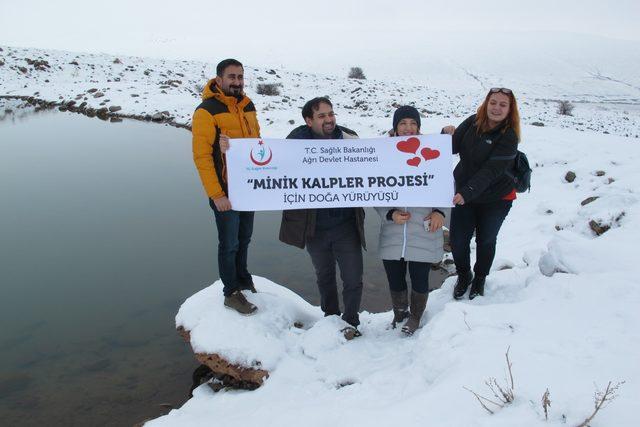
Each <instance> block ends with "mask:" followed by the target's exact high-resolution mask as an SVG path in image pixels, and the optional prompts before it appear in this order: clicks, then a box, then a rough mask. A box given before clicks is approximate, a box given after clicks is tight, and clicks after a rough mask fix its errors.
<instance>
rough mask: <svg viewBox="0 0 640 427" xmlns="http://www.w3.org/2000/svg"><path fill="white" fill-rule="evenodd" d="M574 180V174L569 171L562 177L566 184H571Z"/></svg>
mask: <svg viewBox="0 0 640 427" xmlns="http://www.w3.org/2000/svg"><path fill="white" fill-rule="evenodd" d="M575 179H576V173H575V172H573V171H569V172H567V174H566V175H565V176H564V180H565V181H567V182H573V181H575Z"/></svg>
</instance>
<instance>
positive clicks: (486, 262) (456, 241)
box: [449, 200, 513, 277]
mask: <svg viewBox="0 0 640 427" xmlns="http://www.w3.org/2000/svg"><path fill="white" fill-rule="evenodd" d="M512 203H513V202H512V201H510V200H509V201H507V200H499V201H497V202H490V203H465V204H464V205H457V206H456V207H454V208H453V210H452V211H451V231H450V233H451V234H450V236H449V238H450V241H451V249H452V253H453V261H454V262H455V264H456V270H457V271H458V273H460V272H468V271H470V270H471V260H470V249H469V245H470V244H471V237H472V236H473V232H474V231H475V233H476V263H475V265H474V267H473V271H474V273H475V274H476V276H480V277H485V276H487V275H488V274H489V270H490V269H491V264H493V258H494V257H495V255H496V239H497V237H498V232H499V231H500V227H501V226H502V223H503V221H504V219H505V218H506V217H507V214H508V213H509V210H510V209H511V205H512Z"/></svg>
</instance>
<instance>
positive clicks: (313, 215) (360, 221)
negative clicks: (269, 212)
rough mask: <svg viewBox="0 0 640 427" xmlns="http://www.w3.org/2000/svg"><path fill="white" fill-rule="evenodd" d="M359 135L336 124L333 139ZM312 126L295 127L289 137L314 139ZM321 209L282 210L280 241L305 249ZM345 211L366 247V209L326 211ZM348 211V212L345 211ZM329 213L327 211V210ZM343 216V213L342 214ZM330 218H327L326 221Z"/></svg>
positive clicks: (313, 232)
mask: <svg viewBox="0 0 640 427" xmlns="http://www.w3.org/2000/svg"><path fill="white" fill-rule="evenodd" d="M357 137H358V135H357V134H356V133H355V132H354V131H352V130H350V129H347V128H345V127H342V126H336V128H335V130H334V132H333V135H332V136H331V139H345V138H357ZM314 138H315V137H314V134H313V133H312V132H311V128H310V127H309V126H307V125H303V126H299V127H297V128H295V129H294V130H293V131H291V133H290V134H289V136H287V139H314ZM318 210H319V209H290V210H285V211H282V222H281V223H280V236H279V237H280V241H281V242H284V243H286V244H288V245H292V246H297V247H299V248H301V249H303V248H304V247H305V245H306V242H307V240H309V239H311V238H312V237H313V236H314V235H315V232H316V224H317V223H318ZM330 210H333V211H336V212H337V211H343V213H348V214H349V215H348V216H349V218H353V219H355V225H356V229H357V230H358V235H359V236H360V243H361V244H362V247H363V248H365V249H366V243H365V237H364V209H362V208H346V209H345V208H335V209H334V208H328V209H325V211H330ZM345 211H346V212H345ZM325 213H327V212H325ZM341 216H342V215H341ZM327 220H329V221H330V219H328V218H325V222H326V221H327Z"/></svg>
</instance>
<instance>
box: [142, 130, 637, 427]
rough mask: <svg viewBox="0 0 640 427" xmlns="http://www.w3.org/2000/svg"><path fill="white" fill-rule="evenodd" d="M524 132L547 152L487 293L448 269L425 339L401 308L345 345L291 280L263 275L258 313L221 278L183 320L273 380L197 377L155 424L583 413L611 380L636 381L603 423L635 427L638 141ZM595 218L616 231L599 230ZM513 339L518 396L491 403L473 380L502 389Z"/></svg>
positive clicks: (538, 418) (484, 421) (368, 321)
mask: <svg viewBox="0 0 640 427" xmlns="http://www.w3.org/2000/svg"><path fill="white" fill-rule="evenodd" d="M524 135H525V138H524V141H525V142H524V143H523V144H522V147H521V148H522V149H523V150H526V151H527V153H528V154H529V156H530V158H532V159H535V160H534V161H535V163H536V164H537V165H538V166H537V167H535V168H534V175H533V177H534V181H533V188H532V191H531V193H527V194H523V195H521V196H520V197H519V198H518V200H516V201H515V203H514V208H513V209H512V211H511V213H510V214H509V216H508V217H507V220H506V222H505V224H504V227H503V230H502V231H501V234H500V237H499V244H498V251H497V256H496V262H495V263H494V268H493V272H492V274H491V275H490V276H489V278H488V282H487V291H486V296H485V297H481V298H477V299H475V300H473V301H468V300H462V301H455V300H453V299H452V297H451V293H452V287H453V285H454V282H455V278H450V279H448V280H447V281H446V282H445V284H444V286H443V287H442V288H441V289H440V290H436V291H434V292H432V293H431V295H430V298H429V303H428V307H427V313H428V314H427V317H426V319H425V320H424V321H423V327H422V329H421V330H419V332H418V333H417V334H416V335H414V336H413V337H411V338H404V337H402V336H401V334H400V332H399V331H398V330H391V329H389V328H388V324H389V322H390V321H391V318H392V315H391V313H390V312H387V313H376V314H372V313H364V314H363V315H362V327H361V329H362V332H363V336H362V337H361V338H357V339H355V340H354V341H350V342H346V341H345V340H344V339H343V338H342V337H341V336H340V334H339V332H338V330H339V327H340V322H339V320H338V319H334V318H322V317H321V312H320V311H319V309H318V308H317V307H312V306H310V305H309V304H307V303H306V302H304V301H303V300H302V299H301V298H299V297H298V296H297V295H294V294H292V293H291V292H290V291H288V290H287V289H284V288H283V287H281V286H279V285H276V284H274V283H272V282H270V281H268V280H266V279H261V280H259V281H258V283H257V288H258V289H259V293H258V294H255V295H248V298H249V300H251V301H252V302H254V303H255V304H257V305H258V306H259V307H260V312H259V314H257V315H256V316H254V317H248V318H247V317H242V316H239V315H235V314H234V313H233V312H230V311H228V310H225V309H224V308H223V307H222V295H221V289H220V287H221V284H220V282H216V283H214V284H213V285H212V286H210V287H208V288H206V289H204V290H202V291H201V292H199V293H197V294H196V295H194V296H192V297H191V298H189V299H188V300H187V301H186V302H185V303H184V305H183V306H182V307H181V309H180V312H179V313H178V315H177V317H176V322H177V324H178V325H179V326H184V327H186V328H187V329H190V330H191V331H192V334H191V338H192V343H193V345H194V347H195V349H196V350H197V351H202V352H212V353H213V352H217V353H219V354H222V355H224V356H226V357H227V358H229V360H232V361H236V362H241V363H245V364H251V363H255V362H256V361H260V362H261V363H262V367H263V368H266V369H268V370H270V372H271V374H270V377H269V378H268V380H267V381H266V382H265V384H264V385H263V386H262V387H261V388H259V389H258V390H256V391H221V392H218V393H214V392H213V391H212V390H211V389H210V388H209V387H207V386H206V385H205V386H201V387H200V388H199V389H197V390H196V393H195V395H194V397H193V398H192V399H191V400H190V401H189V402H187V403H186V404H185V405H184V406H183V407H182V408H181V409H178V410H174V411H172V412H170V413H169V414H168V415H167V416H164V417H162V418H159V419H157V420H155V421H153V422H150V423H148V424H147V425H149V426H154V427H155V426H184V425H189V426H197V425H203V426H204V425H213V424H216V423H223V424H224V425H226V426H235V425H265V426H271V425H273V426H284V425H305V426H324V425H334V424H340V425H362V426H373V425H376V426H377V425H380V426H382V425H405V426H413V425H416V426H418V425H438V426H525V425H526V426H534V425H540V426H543V425H558V426H561V425H569V426H576V425H578V424H579V423H580V422H582V421H583V420H584V419H585V418H586V417H587V416H588V415H590V414H591V413H592V411H593V409H594V397H593V394H594V392H595V391H596V388H598V389H604V387H605V386H606V385H607V383H608V381H613V383H614V384H615V383H616V382H621V381H625V384H623V385H622V386H621V387H620V389H619V397H617V398H616V399H615V400H614V401H613V402H611V403H610V405H609V407H606V408H604V409H602V410H601V411H600V412H599V413H598V414H597V415H596V417H595V419H594V421H593V422H592V423H591V425H592V426H633V425H637V403H638V396H640V364H639V363H638V360H640V359H639V357H640V330H639V329H638V327H637V325H638V324H640V310H639V309H638V308H639V307H640V283H639V282H640V280H639V279H638V273H639V268H638V265H637V255H636V252H635V249H634V248H635V246H636V245H637V238H638V232H637V230H638V229H639V227H640V207H639V205H638V199H639V198H638V196H637V194H636V189H637V188H640V170H639V168H638V167H637V165H638V162H640V145H639V144H638V142H637V140H635V139H629V138H622V137H616V136H610V135H609V136H607V135H599V134H595V133H591V132H589V133H587V132H577V131H575V130H562V129H549V128H536V127H530V126H526V127H525V129H524ZM569 170H571V171H574V172H575V173H576V176H577V177H576V179H575V181H574V182H573V183H568V182H566V181H565V180H564V176H565V174H566V172H567V171H569ZM601 172H604V175H602V176H598V175H601ZM591 196H595V197H598V199H596V200H595V201H593V202H591V203H588V204H586V205H584V206H582V205H581V202H582V201H583V200H584V199H586V198H588V197H591ZM591 220H594V221H596V222H598V223H600V224H602V225H609V226H610V227H611V228H610V229H609V230H608V231H607V232H605V233H604V234H602V235H600V236H597V235H596V234H595V233H594V232H593V231H592V230H591V228H590V227H589V225H588V224H589V221H591ZM365 292H366V290H365ZM295 321H300V322H302V323H303V324H304V325H305V329H298V328H295V327H293V326H292V325H293V323H294V322H295ZM508 348H510V351H509V358H510V360H511V362H512V364H513V369H512V371H513V379H514V386H515V387H514V394H515V400H514V402H513V403H512V404H511V405H507V406H506V407H505V408H503V409H497V408H495V407H493V406H492V405H488V406H489V408H490V409H493V410H495V414H494V415H490V414H489V413H487V412H486V411H485V410H484V409H483V408H482V407H481V406H480V405H479V404H478V402H477V401H476V400H475V397H474V396H473V395H472V394H471V393H470V392H468V391H467V390H465V389H464V388H463V387H467V388H469V389H471V390H474V391H475V392H477V393H478V394H480V395H482V396H485V397H487V398H490V399H492V400H496V398H495V397H494V396H493V395H492V394H491V392H490V391H489V389H488V388H487V386H486V385H485V380H487V379H488V378H490V377H495V378H497V380H498V382H499V383H500V384H506V381H505V379H504V378H505V377H507V378H508V375H507V368H506V361H505V356H504V354H505V352H506V350H507V349H508ZM546 389H549V391H550V399H551V407H550V409H549V411H550V412H549V420H548V421H545V417H544V412H543V407H542V404H541V398H542V395H543V393H544V392H545V390H546Z"/></svg>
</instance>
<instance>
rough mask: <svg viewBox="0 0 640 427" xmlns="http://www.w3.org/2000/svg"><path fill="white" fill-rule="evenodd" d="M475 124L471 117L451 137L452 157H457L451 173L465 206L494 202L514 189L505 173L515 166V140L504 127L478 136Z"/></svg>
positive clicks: (511, 130)
mask: <svg viewBox="0 0 640 427" xmlns="http://www.w3.org/2000/svg"><path fill="white" fill-rule="evenodd" d="M475 122H476V115H475V114H474V115H472V116H470V117H468V118H467V119H466V120H465V121H464V122H462V123H461V124H460V126H458V128H457V129H456V131H455V133H454V134H453V154H460V162H459V163H458V165H457V166H456V168H455V170H454V171H453V176H454V178H455V181H456V193H460V194H461V195H462V197H464V201H465V203H469V202H472V203H487V202H494V201H497V200H500V199H502V198H503V197H504V196H506V195H508V194H509V193H511V192H512V191H513V189H514V185H513V180H512V179H511V178H510V177H509V176H507V175H506V174H505V172H506V171H507V170H510V169H512V168H513V167H514V162H515V157H516V153H517V151H518V137H517V136H516V133H515V131H514V130H513V129H512V128H506V129H505V126H504V125H501V126H498V127H496V128H495V129H492V130H491V131H489V132H487V133H483V134H478V131H477V127H476V123H475Z"/></svg>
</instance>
